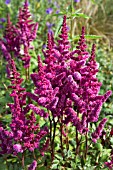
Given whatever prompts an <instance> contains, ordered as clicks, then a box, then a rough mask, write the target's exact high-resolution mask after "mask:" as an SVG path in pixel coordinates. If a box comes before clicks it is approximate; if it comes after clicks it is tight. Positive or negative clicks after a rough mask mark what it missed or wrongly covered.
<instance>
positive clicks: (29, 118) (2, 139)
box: [0, 59, 48, 155]
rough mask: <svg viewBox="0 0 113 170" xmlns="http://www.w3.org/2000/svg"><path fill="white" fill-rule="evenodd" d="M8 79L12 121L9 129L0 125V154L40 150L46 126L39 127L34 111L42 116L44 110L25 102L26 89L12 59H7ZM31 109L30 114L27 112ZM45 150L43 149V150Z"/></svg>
mask: <svg viewBox="0 0 113 170" xmlns="http://www.w3.org/2000/svg"><path fill="white" fill-rule="evenodd" d="M8 69H9V79H10V80H11V85H10V86H9V88H11V89H12V92H11V94H10V96H11V97H12V98H13V103H9V104H8V106H9V107H10V110H11V114H12V121H11V123H10V131H8V130H7V129H6V127H3V126H2V125H1V126H0V147H1V154H14V155H17V154H18V153H23V152H24V151H25V150H29V151H31V152H32V151H34V150H35V149H38V150H39V151H40V140H41V139H42V138H43V137H44V136H45V135H47V134H48V128H47V127H46V126H44V127H43V128H40V126H39V124H37V122H36V117H35V114H34V112H36V113H37V114H39V115H40V116H42V117H44V118H45V117H47V114H46V112H44V111H43V110H41V109H38V108H36V107H35V108H33V106H32V103H31V104H30V103H29V104H27V103H26V89H25V88H23V87H21V86H22V82H23V79H22V78H20V74H19V73H18V72H17V70H16V66H15V62H14V60H13V59H10V60H9V63H8ZM30 109H31V110H33V111H34V112H33V111H32V112H31V114H29V115H27V113H28V112H29V111H30ZM44 151H45V150H44Z"/></svg>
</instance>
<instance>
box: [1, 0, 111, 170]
mask: <svg viewBox="0 0 113 170" xmlns="http://www.w3.org/2000/svg"><path fill="white" fill-rule="evenodd" d="M29 17H30V13H29V10H28V2H27V0H26V1H25V4H24V7H23V9H20V10H19V17H18V23H17V25H16V26H13V25H12V23H11V21H10V18H9V16H8V24H7V28H6V32H5V35H4V39H5V40H4V41H0V45H1V49H2V51H3V54H4V56H5V58H6V60H7V77H8V78H9V79H10V81H11V85H10V86H9V88H10V89H12V92H11V94H10V96H11V97H12V99H13V103H9V104H8V106H9V108H10V110H11V114H12V121H11V123H10V125H9V129H10V130H9V129H7V127H4V126H3V125H2V124H1V125H0V147H1V150H0V151H1V154H6V155H7V154H8V155H9V154H12V155H16V156H17V157H18V158H19V159H20V156H21V162H22V166H23V167H24V159H26V157H25V154H26V152H29V154H30V153H33V159H34V161H33V162H32V164H31V165H30V166H29V167H28V169H29V170H31V169H32V170H35V169H36V167H38V165H37V159H38V157H37V155H35V153H36V152H35V151H37V150H38V151H39V153H40V155H41V156H43V157H44V156H46V155H48V156H49V157H50V160H49V163H48V164H49V168H50V167H51V165H52V164H53V163H54V160H55V158H56V156H57V154H59V152H60V154H61V156H62V158H63V161H66V160H67V159H66V156H65V150H66V152H68V151H69V150H70V141H69V135H70V129H71V128H73V127H74V131H73V136H74V139H75V145H74V150H73V151H72V150H71V151H72V152H73V154H74V156H75V158H77V156H78V157H79V160H83V161H84V162H86V160H87V155H88V154H89V149H90V146H92V145H93V144H95V143H96V142H98V139H100V137H101V135H102V132H103V128H104V125H105V123H106V122H107V118H103V119H102V120H99V115H100V112H101V108H102V105H103V103H104V102H105V101H106V100H107V99H108V97H109V96H110V95H111V91H107V92H106V93H105V94H104V95H100V94H99V91H100V87H101V85H102V84H101V83H100V82H99V81H98V79H97V77H96V75H97V73H98V67H99V65H98V63H97V62H96V60H95V57H96V56H95V48H96V46H95V44H94V45H93V46H92V50H91V54H90V53H89V52H88V51H87V45H86V40H85V28H84V27H83V28H82V33H81V36H80V39H79V41H78V45H77V46H76V49H75V50H73V51H71V45H70V42H69V39H68V31H67V25H66V16H64V18H63V24H62V29H61V34H60V35H59V39H58V42H57V43H56V42H55V40H54V36H53V34H52V32H51V33H48V42H47V49H46V50H45V51H44V50H43V55H44V57H45V58H44V60H43V61H42V59H41V57H40V56H39V55H38V57H37V58H38V71H37V72H35V73H32V74H31V79H32V81H33V83H34V86H35V89H34V93H31V92H29V91H27V90H26V89H25V88H23V86H22V83H23V79H22V78H21V77H20V74H19V72H17V70H16V65H15V62H14V60H13V59H12V55H10V54H12V53H14V55H15V57H18V58H19V59H21V60H23V61H24V67H25V68H27V69H28V68H29V62H30V55H29V49H30V48H31V45H30V42H31V41H33V39H34V38H35V37H36V30H37V24H30V22H31V20H29V19H28V18H29ZM22 46H23V55H21V50H22ZM24 87H25V86H24ZM35 114H36V115H38V116H39V117H40V119H42V118H43V119H44V121H45V122H46V124H47V125H48V127H49V129H48V127H47V126H44V127H40V125H39V123H37V120H36V118H37V116H35ZM98 121H100V123H99V124H98V125H97V127H96V128H95V130H94V129H92V124H95V125H96V122H98ZM47 135H48V136H47ZM46 136H47V137H46ZM43 138H44V142H41V139H43ZM56 138H57V142H58V143H56ZM56 145H59V146H60V147H59V149H58V148H57V147H56ZM91 149H92V148H91ZM47 150H48V151H49V152H47V154H45V152H46V151H47ZM74 160H75V159H74ZM79 162H80V161H79ZM81 164H82V165H81V166H82V167H83V166H85V163H84V164H83V163H81ZM105 164H106V165H107V166H108V167H111V166H112V161H111V162H106V163H105ZM63 166H65V163H64V164H63ZM70 166H71V165H70ZM76 168H77V166H76Z"/></svg>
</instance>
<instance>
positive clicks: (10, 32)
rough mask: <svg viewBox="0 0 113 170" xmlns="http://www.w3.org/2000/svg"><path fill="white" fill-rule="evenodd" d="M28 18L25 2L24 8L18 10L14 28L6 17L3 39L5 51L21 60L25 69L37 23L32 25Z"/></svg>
mask: <svg viewBox="0 0 113 170" xmlns="http://www.w3.org/2000/svg"><path fill="white" fill-rule="evenodd" d="M30 17H31V14H30V12H29V9H28V1H27V0H26V1H25V3H24V7H23V8H20V9H19V14H18V22H17V24H16V26H14V25H12V23H11V21H10V16H9V15H8V19H7V26H6V31H5V34H4V39H3V43H4V45H5V47H6V48H7V51H8V52H13V53H14V55H15V57H18V58H19V59H21V60H22V61H23V65H24V67H25V68H26V69H27V68H28V67H29V66H30V59H31V56H30V54H29V49H31V48H33V47H32V46H31V42H32V41H33V40H34V39H35V38H36V32H37V29H38V23H33V21H32V19H31V18H30ZM22 47H23V48H22ZM4 55H5V54H4Z"/></svg>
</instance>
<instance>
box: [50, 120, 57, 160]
mask: <svg viewBox="0 0 113 170" xmlns="http://www.w3.org/2000/svg"><path fill="white" fill-rule="evenodd" d="M53 124H54V128H53V138H52V141H51V160H52V161H53V160H54V141H55V133H56V125H57V123H56V122H55V120H54V117H53Z"/></svg>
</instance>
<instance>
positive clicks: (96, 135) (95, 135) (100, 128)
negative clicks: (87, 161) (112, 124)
mask: <svg viewBox="0 0 113 170" xmlns="http://www.w3.org/2000/svg"><path fill="white" fill-rule="evenodd" d="M106 122H107V119H106V118H103V119H102V120H101V122H100V123H99V125H98V127H97V128H96V130H95V132H93V133H92V135H91V136H92V141H93V142H95V143H96V142H97V139H99V137H100V136H101V134H102V131H103V128H104V125H105V124H106Z"/></svg>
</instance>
